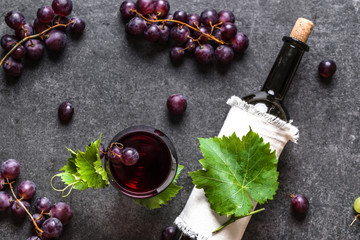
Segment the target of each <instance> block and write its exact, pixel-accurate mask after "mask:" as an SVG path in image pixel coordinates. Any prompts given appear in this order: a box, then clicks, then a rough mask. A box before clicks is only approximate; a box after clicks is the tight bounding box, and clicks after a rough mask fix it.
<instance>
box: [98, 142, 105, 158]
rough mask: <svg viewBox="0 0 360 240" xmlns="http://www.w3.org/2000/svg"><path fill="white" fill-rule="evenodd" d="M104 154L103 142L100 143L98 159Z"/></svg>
mask: <svg viewBox="0 0 360 240" xmlns="http://www.w3.org/2000/svg"><path fill="white" fill-rule="evenodd" d="M104 155H105V147H104V144H102V143H100V153H99V156H100V159H102V158H103V157H104Z"/></svg>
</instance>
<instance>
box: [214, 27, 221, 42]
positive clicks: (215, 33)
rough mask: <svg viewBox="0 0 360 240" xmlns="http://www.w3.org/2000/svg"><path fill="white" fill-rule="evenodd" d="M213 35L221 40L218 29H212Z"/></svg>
mask: <svg viewBox="0 0 360 240" xmlns="http://www.w3.org/2000/svg"><path fill="white" fill-rule="evenodd" d="M213 36H214V37H215V38H216V39H218V40H222V38H221V31H220V30H218V29H216V30H214V32H213Z"/></svg>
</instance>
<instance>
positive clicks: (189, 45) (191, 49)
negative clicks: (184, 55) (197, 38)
mask: <svg viewBox="0 0 360 240" xmlns="http://www.w3.org/2000/svg"><path fill="white" fill-rule="evenodd" d="M197 45H198V44H197V42H194V40H192V39H191V38H190V39H189V41H187V43H186V45H185V48H186V51H187V52H189V53H194V52H195V48H196V46H197Z"/></svg>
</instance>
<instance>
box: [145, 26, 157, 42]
mask: <svg viewBox="0 0 360 240" xmlns="http://www.w3.org/2000/svg"><path fill="white" fill-rule="evenodd" d="M144 36H145V39H146V40H148V41H150V42H156V41H157V40H159V38H160V29H159V27H158V25H156V24H150V25H148V26H147V27H146V29H145V31H144Z"/></svg>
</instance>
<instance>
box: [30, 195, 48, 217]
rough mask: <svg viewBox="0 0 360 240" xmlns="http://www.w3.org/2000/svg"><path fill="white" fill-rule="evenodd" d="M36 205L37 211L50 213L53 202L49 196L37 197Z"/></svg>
mask: <svg viewBox="0 0 360 240" xmlns="http://www.w3.org/2000/svg"><path fill="white" fill-rule="evenodd" d="M34 207H35V210H36V212H37V213H41V212H44V213H48V212H50V208H51V202H50V200H49V199H48V198H47V197H41V198H37V199H36V200H35V204H34Z"/></svg>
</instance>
